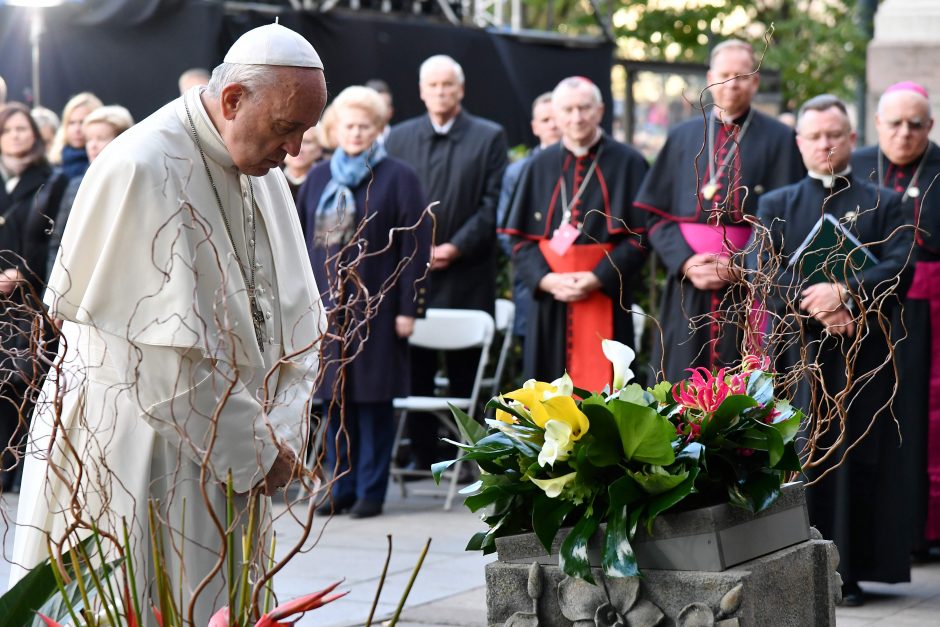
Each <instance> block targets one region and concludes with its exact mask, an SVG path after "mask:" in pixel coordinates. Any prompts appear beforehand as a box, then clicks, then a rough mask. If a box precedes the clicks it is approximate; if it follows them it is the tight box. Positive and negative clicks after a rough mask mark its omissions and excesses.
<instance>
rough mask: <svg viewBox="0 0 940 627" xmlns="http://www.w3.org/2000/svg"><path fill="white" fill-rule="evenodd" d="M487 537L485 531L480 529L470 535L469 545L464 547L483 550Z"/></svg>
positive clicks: (466, 549) (470, 549) (469, 549)
mask: <svg viewBox="0 0 940 627" xmlns="http://www.w3.org/2000/svg"><path fill="white" fill-rule="evenodd" d="M485 539H486V532H485V531H478V532H476V533H475V534H473V536H471V537H470V541H469V542H467V546H466V548H465V549H464V550H465V551H482V550H483V541H484V540H485Z"/></svg>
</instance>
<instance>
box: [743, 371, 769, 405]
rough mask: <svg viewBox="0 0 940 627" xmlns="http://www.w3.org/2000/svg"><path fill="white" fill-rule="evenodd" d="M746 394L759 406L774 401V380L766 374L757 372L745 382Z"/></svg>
mask: <svg viewBox="0 0 940 627" xmlns="http://www.w3.org/2000/svg"><path fill="white" fill-rule="evenodd" d="M747 394H748V396H750V397H751V398H753V399H754V400H755V401H757V403H758V404H760V405H767V404H768V403H771V402H773V400H774V378H773V376H771V375H769V374H767V373H766V372H761V371H760V370H757V371H755V372H752V373H751V376H750V377H749V378H748V380H747Z"/></svg>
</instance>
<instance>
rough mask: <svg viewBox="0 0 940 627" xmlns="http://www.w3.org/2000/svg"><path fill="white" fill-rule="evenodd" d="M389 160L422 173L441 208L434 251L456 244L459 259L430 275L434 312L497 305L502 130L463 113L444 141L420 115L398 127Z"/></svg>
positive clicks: (431, 198) (430, 198) (390, 141)
mask: <svg viewBox="0 0 940 627" xmlns="http://www.w3.org/2000/svg"><path fill="white" fill-rule="evenodd" d="M385 147H386V149H387V150H388V153H389V154H390V155H392V156H395V157H398V158H399V159H401V160H402V161H404V162H406V163H408V164H409V165H411V166H412V167H413V168H414V169H415V171H416V172H417V173H418V179H419V180H420V181H421V186H422V187H423V188H424V190H425V193H426V194H427V199H428V202H429V203H430V202H439V203H440V204H439V205H437V206H436V207H435V208H434V216H435V218H436V225H435V234H434V243H435V244H438V245H439V244H444V243H447V242H450V243H451V244H453V245H455V246H456V247H457V249H458V250H459V251H460V257H459V258H457V259H456V260H455V261H454V262H452V263H451V264H450V266H448V267H447V268H444V269H443V270H437V271H434V272H433V273H432V274H431V287H430V299H429V302H428V305H429V306H430V307H441V308H449V309H482V310H484V311H488V312H490V313H493V309H494V306H495V299H496V255H497V246H496V205H497V203H498V202H499V191H500V184H501V182H502V178H503V171H504V170H505V169H506V164H507V160H508V159H507V145H506V134H505V132H504V131H503V129H502V127H500V126H499V125H497V124H495V123H493V122H490V121H489V120H484V119H482V118H478V117H475V116H473V115H470V114H469V113H467V112H466V111H461V112H460V113H459V114H458V115H457V118H456V119H455V121H454V125H453V127H451V129H450V132H448V133H447V134H446V135H438V134H437V133H436V132H435V131H434V127H432V126H431V121H430V118H429V117H428V116H427V115H421V116H418V117H416V118H412V119H410V120H406V121H404V122H402V123H401V124H398V125H396V126H395V127H394V128H393V129H392V131H391V133H390V134H389V136H388V139H387V140H386V142H385Z"/></svg>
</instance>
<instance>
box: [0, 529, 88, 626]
mask: <svg viewBox="0 0 940 627" xmlns="http://www.w3.org/2000/svg"><path fill="white" fill-rule="evenodd" d="M93 542H94V536H89V537H87V538H85V539H84V540H82V543H81V544H82V547H81V548H79V547H76V548H75V549H73V550H78V551H79V552H80V553H84V554H88V551H89V549H90V548H91V547H92V546H94V544H93ZM68 555H69V554H68V553H65V554H64V555H63V562H64V563H65V564H67V565H68V564H70V563H71V560H70V559H69V558H68ZM52 568H53V566H52V561H51V560H50V559H47V560H45V561H44V562H43V563H41V564H39V565H38V566H36V567H35V568H33V569H32V570H30V571H29V572H28V573H26V575H25V576H24V577H23V578H22V579H20V580H19V581H18V582H16V585H14V586H13V587H12V588H10V589H9V590H8V591H7V592H6V593H4V594H3V596H0V616H2V617H3V621H2V622H3V624H4V625H31V624H32V622H33V619H34V618H35V615H36V610H38V609H39V608H41V607H43V606H44V605H45V604H46V602H47V601H49V599H50V598H53V597H54V595H56V592H57V591H58V587H57V584H56V579H55V575H54V574H53V572H52ZM69 572H71V568H69Z"/></svg>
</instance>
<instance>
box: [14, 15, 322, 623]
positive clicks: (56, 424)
mask: <svg viewBox="0 0 940 627" xmlns="http://www.w3.org/2000/svg"><path fill="white" fill-rule="evenodd" d="M325 101H326V84H325V80H324V76H323V65H322V63H321V61H320V58H319V56H318V55H317V53H316V51H315V50H314V49H313V47H312V46H311V45H310V44H309V43H308V42H307V41H306V40H305V39H304V38H303V37H301V36H300V35H299V34H297V33H295V32H293V31H291V30H289V29H287V28H285V27H283V26H280V25H277V24H272V25H268V26H263V27H261V28H257V29H254V30H252V31H250V32H248V33H246V34H245V35H243V36H242V37H241V38H240V39H239V40H238V41H237V42H236V43H235V44H234V45H233V46H232V48H231V50H230V51H229V53H228V54H227V55H226V57H225V60H224V62H223V63H222V64H221V65H220V66H218V67H217V68H216V69H215V70H214V72H213V74H212V79H211V81H210V83H209V85H208V86H206V87H195V88H193V89H191V90H189V91H188V92H186V93H185V94H184V95H183V96H182V97H181V98H179V99H177V100H175V101H173V102H171V103H169V104H168V105H166V106H164V107H163V108H162V109H160V110H159V111H157V112H156V113H154V114H153V115H151V116H150V117H149V118H147V119H146V120H144V121H143V122H141V123H140V124H138V125H137V126H135V127H133V128H132V129H130V130H129V131H127V132H126V133H124V134H123V135H121V136H120V137H119V138H118V139H117V140H115V141H114V142H113V143H112V144H111V145H109V146H108V147H107V149H106V150H105V151H104V152H103V153H102V154H101V156H100V157H99V158H98V159H97V160H96V161H95V163H94V164H93V166H92V167H91V168H90V169H89V170H88V173H87V174H86V175H85V179H84V181H83V183H82V186H81V190H80V191H79V193H78V196H77V198H76V200H75V205H74V208H73V209H72V212H71V218H70V220H69V223H68V226H67V228H66V230H65V235H64V237H63V239H62V245H61V249H60V250H59V253H58V258H57V260H56V264H55V268H54V270H53V272H52V276H51V278H50V280H49V286H48V291H47V292H46V296H45V301H46V303H47V304H48V305H49V307H50V310H51V312H52V315H53V316H55V317H56V318H58V319H60V320H61V321H62V327H61V329H62V337H61V341H60V346H59V355H58V358H57V359H58V361H57V368H55V369H54V370H55V372H54V373H53V374H52V375H50V377H49V378H48V380H47V381H46V384H45V386H44V388H43V395H42V398H41V399H40V401H39V403H38V404H37V410H36V413H35V415H34V417H33V423H32V430H31V434H30V436H31V437H30V442H29V454H28V458H27V460H26V465H25V471H24V477H23V484H22V490H21V493H20V499H19V511H18V513H17V530H16V539H15V543H14V550H13V559H12V561H13V563H14V565H15V566H14V572H13V575H12V580H13V581H14V582H15V581H16V580H18V579H19V578H21V577H22V576H23V575H24V574H25V572H26V570H28V569H30V568H31V567H33V566H35V565H36V564H38V563H40V562H41V561H42V560H44V559H46V558H47V557H48V556H49V549H48V544H47V539H48V540H51V542H52V544H53V545H54V546H55V545H57V544H61V543H63V540H64V537H65V536H66V534H69V533H73V534H75V536H73V538H74V537H76V536H77V537H85V536H87V535H88V533H89V531H88V530H89V529H90V528H91V524H92V523H94V524H95V525H96V526H97V528H98V529H100V531H101V532H102V534H103V535H104V536H105V537H106V538H107V537H108V536H109V535H112V534H113V537H116V538H120V537H121V533H122V524H123V523H122V521H126V523H127V525H128V526H129V528H130V532H131V538H132V540H131V541H132V544H133V546H134V549H133V550H134V553H135V566H136V569H137V572H138V594H139V595H140V596H141V597H143V603H142V604H141V606H142V607H148V606H149V605H150V600H149V599H148V596H149V597H150V598H153V597H155V593H156V589H155V586H154V584H153V580H152V575H153V569H154V565H153V564H152V563H151V562H152V560H151V558H150V555H151V553H150V546H149V542H150V537H151V536H150V527H149V524H148V502H153V503H154V506H155V510H156V512H157V516H158V518H159V519H160V520H161V524H160V525H159V526H160V529H161V531H162V533H163V534H164V542H165V543H166V546H165V548H164V550H165V553H166V557H167V565H166V566H167V573H168V575H169V576H170V579H171V582H172V586H173V590H174V591H176V593H177V594H178V593H179V591H180V590H182V591H183V593H184V596H185V597H186V599H185V600H186V602H187V603H188V602H189V601H190V600H192V603H191V608H189V609H187V610H185V611H184V618H186V619H189V618H190V617H191V618H192V620H193V621H194V624H195V625H197V626H199V627H202V626H204V625H206V624H207V623H208V619H209V616H210V615H211V613H212V611H213V609H215V608H218V607H221V606H223V605H227V604H228V600H227V598H226V597H227V595H226V592H225V582H224V577H223V575H222V573H224V572H225V565H224V563H223V561H222V558H221V557H220V555H222V551H223V539H224V537H225V520H226V519H225V511H226V508H225V506H226V500H225V489H224V484H225V482H226V479H227V477H228V476H229V474H231V480H232V483H233V487H234V491H235V493H236V494H238V496H237V497H236V503H235V505H236V515H238V516H240V517H241V519H242V520H241V522H242V523H244V522H245V520H246V519H247V514H246V511H247V506H248V505H247V504H248V503H249V502H250V501H252V500H254V501H255V503H256V504H257V503H258V502H259V499H260V493H262V492H263V493H264V494H268V495H270V494H271V493H272V492H273V491H274V490H276V489H277V488H279V487H281V486H283V485H285V484H286V483H287V482H288V481H289V480H290V477H291V474H292V472H294V471H295V468H296V466H295V464H296V463H297V458H298V456H300V453H299V451H301V450H303V446H304V444H305V442H304V437H305V436H304V434H305V432H306V420H307V416H308V402H309V399H310V396H311V393H312V387H313V383H314V378H315V376H316V373H317V367H318V360H317V343H318V337H319V336H320V334H321V333H322V330H323V326H324V325H323V314H322V312H321V310H320V304H319V292H318V290H317V287H316V285H315V283H314V279H313V273H312V271H311V268H310V262H309V260H308V256H307V252H306V249H305V247H304V240H303V236H302V234H301V230H300V225H299V223H298V219H297V213H296V211H295V209H294V204H293V201H292V199H291V195H290V192H289V190H288V187H287V182H286V180H285V178H284V175H283V174H282V173H281V171H280V169H279V168H278V167H277V166H278V165H279V164H280V162H281V161H282V159H283V158H284V156H285V155H287V154H290V155H294V156H296V155H297V153H298V151H299V150H300V143H301V138H302V136H303V134H304V131H306V130H307V129H308V128H310V127H311V126H313V125H314V124H316V123H317V121H318V119H319V117H320V113H321V112H322V110H323V106H324V103H325ZM262 501H263V499H262ZM235 538H236V543H235V545H236V546H240V541H239V540H240V533H239V532H238V531H237V530H236V531H235ZM68 546H69V545H68V544H66V545H65V547H64V548H65V549H67V548H68ZM266 548H267V547H261V548H260V549H259V550H265V549H266ZM237 552H238V553H239V557H240V554H241V551H240V549H237ZM181 556H182V557H181ZM190 610H191V611H192V614H190ZM145 613H149V612H145ZM187 624H189V623H188V622H187Z"/></svg>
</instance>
